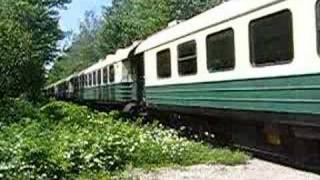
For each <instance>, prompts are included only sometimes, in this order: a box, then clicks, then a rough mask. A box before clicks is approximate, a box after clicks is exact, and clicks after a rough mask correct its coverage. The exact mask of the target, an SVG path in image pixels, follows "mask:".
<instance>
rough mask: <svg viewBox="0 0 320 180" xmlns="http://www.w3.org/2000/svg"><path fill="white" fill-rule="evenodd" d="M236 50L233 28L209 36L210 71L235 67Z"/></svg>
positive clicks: (208, 59)
mask: <svg viewBox="0 0 320 180" xmlns="http://www.w3.org/2000/svg"><path fill="white" fill-rule="evenodd" d="M234 66H235V50H234V33H233V30H232V29H228V30H225V31H221V32H218V33H215V34H212V35H209V36H208V37H207V67H208V70H209V71H210V72H215V71H226V70H231V69H234Z"/></svg>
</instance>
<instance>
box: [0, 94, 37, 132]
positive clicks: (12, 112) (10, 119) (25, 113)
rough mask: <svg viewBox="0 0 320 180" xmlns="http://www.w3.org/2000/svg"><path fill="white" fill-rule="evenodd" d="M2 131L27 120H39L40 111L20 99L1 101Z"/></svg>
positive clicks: (0, 117) (0, 120) (0, 123)
mask: <svg viewBox="0 0 320 180" xmlns="http://www.w3.org/2000/svg"><path fill="white" fill-rule="evenodd" d="M0 104H1V105H0V129H1V128H2V127H3V126H6V125H9V124H12V123H16V122H20V121H22V120H25V119H39V118H40V114H39V110H38V109H36V108H34V107H33V105H32V104H31V103H29V102H27V101H23V100H19V99H2V100H0Z"/></svg>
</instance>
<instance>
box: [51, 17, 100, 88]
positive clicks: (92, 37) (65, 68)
mask: <svg viewBox="0 0 320 180" xmlns="http://www.w3.org/2000/svg"><path fill="white" fill-rule="evenodd" d="M100 26H101V20H100V19H99V18H98V17H97V16H96V14H95V13H94V12H92V11H88V12H86V14H85V18H84V20H83V21H82V22H81V23H80V33H79V34H78V35H73V36H72V37H71V41H72V42H71V43H72V45H71V46H70V47H67V48H66V49H64V52H63V55H61V56H60V57H59V58H58V59H56V61H55V64H54V67H53V69H51V71H50V73H49V77H48V83H53V82H55V81H58V80H60V79H62V78H65V77H67V76H69V75H70V74H72V73H74V72H77V71H80V70H82V69H84V68H85V67H87V66H89V65H90V64H92V63H94V62H96V61H98V60H99V58H100V56H99V52H98V48H97V40H96V38H97V33H98V30H99V28H100Z"/></svg>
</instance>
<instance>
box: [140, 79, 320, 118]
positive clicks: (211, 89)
mask: <svg viewBox="0 0 320 180" xmlns="http://www.w3.org/2000/svg"><path fill="white" fill-rule="evenodd" d="M146 99H147V103H149V104H155V105H174V106H189V107H210V108H219V109H235V110H254V111H271V112H289V113H308V114H320V74H313V75H304V76H290V77H278V78H267V79H251V80H250V79H247V80H240V81H225V82H211V83H197V84H185V85H172V86H161V87H147V88H146Z"/></svg>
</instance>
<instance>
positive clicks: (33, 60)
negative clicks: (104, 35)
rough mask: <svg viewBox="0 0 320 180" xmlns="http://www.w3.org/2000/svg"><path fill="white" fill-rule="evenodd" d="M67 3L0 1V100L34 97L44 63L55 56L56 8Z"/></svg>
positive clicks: (59, 35) (59, 0)
mask: <svg viewBox="0 0 320 180" xmlns="http://www.w3.org/2000/svg"><path fill="white" fill-rule="evenodd" d="M69 2H70V0H42V1H38V0H0V3H1V6H0V73H1V76H0V98H3V97H5V96H10V97H17V96H20V95H22V94H25V95H28V96H29V97H36V96H37V95H38V94H39V91H40V89H41V87H42V85H43V83H44V64H45V63H47V62H50V61H52V60H53V59H54V58H55V57H56V56H57V46H56V43H57V41H58V40H60V39H62V38H63V33H62V31H61V30H60V29H59V27H58V16H57V15H58V12H57V8H63V7H64V5H65V4H66V3H69Z"/></svg>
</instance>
